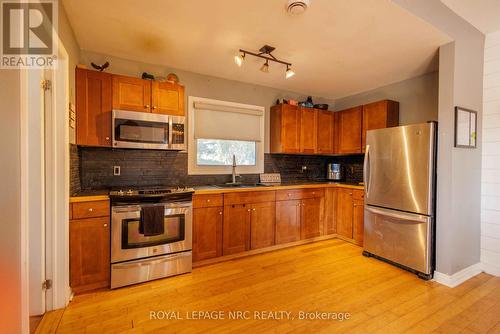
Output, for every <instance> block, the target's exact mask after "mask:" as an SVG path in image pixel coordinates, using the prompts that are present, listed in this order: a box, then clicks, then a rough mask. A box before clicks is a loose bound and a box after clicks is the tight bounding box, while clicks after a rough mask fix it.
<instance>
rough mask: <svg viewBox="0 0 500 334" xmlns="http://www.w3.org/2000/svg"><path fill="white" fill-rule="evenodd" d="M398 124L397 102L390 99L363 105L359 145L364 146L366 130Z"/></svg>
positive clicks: (363, 147)
mask: <svg viewBox="0 0 500 334" xmlns="http://www.w3.org/2000/svg"><path fill="white" fill-rule="evenodd" d="M398 125H399V103H398V102H395V101H390V100H384V101H378V102H374V103H370V104H365V105H364V106H363V131H362V137H361V145H362V150H363V152H364V151H365V148H366V131H368V130H376V129H383V128H388V127H393V126H398Z"/></svg>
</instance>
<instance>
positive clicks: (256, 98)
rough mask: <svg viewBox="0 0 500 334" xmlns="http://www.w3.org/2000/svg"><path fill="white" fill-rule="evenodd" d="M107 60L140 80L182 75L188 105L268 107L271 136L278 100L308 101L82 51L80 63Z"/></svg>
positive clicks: (119, 71) (317, 99) (114, 69)
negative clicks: (200, 101)
mask: <svg viewBox="0 0 500 334" xmlns="http://www.w3.org/2000/svg"><path fill="white" fill-rule="evenodd" d="M105 61H109V62H110V64H111V65H110V66H109V70H108V72H110V73H114V74H123V75H129V76H135V77H140V76H141V75H142V72H148V73H152V74H154V75H155V76H166V75H167V74H168V73H170V72H174V73H176V74H177V75H178V76H179V79H180V81H181V83H182V84H183V85H184V86H185V93H186V94H185V95H186V104H185V105H186V106H187V97H188V96H198V97H206V98H210V99H217V100H224V101H231V102H239V103H247V104H253V105H259V106H263V107H265V108H266V115H265V129H266V134H268V133H269V108H270V106H272V105H273V104H274V103H275V101H276V99H278V98H286V99H290V98H294V99H298V100H304V99H305V98H306V96H304V95H302V94H298V93H294V92H287V91H282V90H279V89H275V88H270V87H264V86H259V85H253V84H248V83H243V82H239V81H233V80H226V79H221V78H216V77H212V76H207V75H203V74H197V73H192V72H186V71H181V70H177V69H172V68H168V67H165V66H162V65H153V64H146V63H140V62H136V61H132V60H126V59H122V58H118V57H114V56H109V55H104V54H99V53H94V52H89V51H85V50H82V51H81V58H80V62H81V63H82V64H84V65H86V66H88V67H89V68H91V66H90V62H94V63H97V64H102V63H104V62H105ZM313 100H314V102H315V103H329V104H330V105H333V101H332V100H328V99H324V98H320V97H313ZM73 143H74V141H73ZM264 151H265V152H269V136H268V135H267V136H266V137H265V145H264Z"/></svg>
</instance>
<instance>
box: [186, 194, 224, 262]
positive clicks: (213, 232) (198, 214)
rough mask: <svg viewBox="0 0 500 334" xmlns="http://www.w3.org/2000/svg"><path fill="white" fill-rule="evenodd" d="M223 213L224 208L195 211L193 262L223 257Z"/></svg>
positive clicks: (196, 209) (217, 207) (216, 207)
mask: <svg viewBox="0 0 500 334" xmlns="http://www.w3.org/2000/svg"><path fill="white" fill-rule="evenodd" d="M221 197H222V196H221ZM223 211H224V208H223V207H222V206H215V207H208V208H195V209H193V261H200V260H206V259H211V258H214V257H218V256H222V221H223Z"/></svg>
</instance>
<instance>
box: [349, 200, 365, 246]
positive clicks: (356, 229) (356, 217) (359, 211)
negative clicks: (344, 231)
mask: <svg viewBox="0 0 500 334" xmlns="http://www.w3.org/2000/svg"><path fill="white" fill-rule="evenodd" d="M364 210H365V207H364V202H363V201H360V200H354V203H353V217H352V219H353V222H352V238H353V239H354V241H355V242H356V243H357V244H359V245H363V233H364Z"/></svg>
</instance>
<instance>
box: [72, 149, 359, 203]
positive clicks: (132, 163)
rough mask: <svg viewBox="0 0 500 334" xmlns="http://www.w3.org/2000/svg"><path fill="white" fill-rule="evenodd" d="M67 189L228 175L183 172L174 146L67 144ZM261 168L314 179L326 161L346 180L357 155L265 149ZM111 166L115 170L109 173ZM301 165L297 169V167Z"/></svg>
mask: <svg viewBox="0 0 500 334" xmlns="http://www.w3.org/2000/svg"><path fill="white" fill-rule="evenodd" d="M70 153H71V154H70V156H71V168H70V170H71V182H70V184H71V194H77V193H79V192H82V191H92V190H103V189H116V188H139V187H146V188H147V187H156V186H179V185H180V186H184V185H189V186H192V185H212V184H220V183H224V182H230V181H231V175H188V174H187V153H185V152H174V151H154V150H131V149H128V150H126V149H110V148H95V147H77V146H75V145H71V147H70ZM264 159H265V160H264V171H265V172H266V173H281V178H282V180H283V181H290V180H308V179H311V180H320V179H324V177H325V174H326V165H327V163H329V162H339V163H342V164H344V166H345V171H346V173H345V177H346V180H345V181H347V182H360V181H361V180H362V178H363V156H362V155H353V156H335V157H332V156H328V157H326V156H303V155H281V154H266V155H265V158H264ZM113 166H120V167H121V175H120V176H113ZM302 166H307V169H306V170H305V171H304V172H302V171H301V167H302ZM241 181H242V182H247V183H256V182H258V181H259V176H258V174H250V175H243V177H242V179H241Z"/></svg>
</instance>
